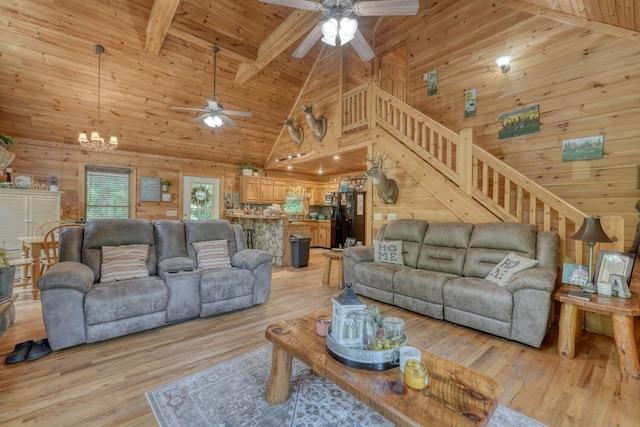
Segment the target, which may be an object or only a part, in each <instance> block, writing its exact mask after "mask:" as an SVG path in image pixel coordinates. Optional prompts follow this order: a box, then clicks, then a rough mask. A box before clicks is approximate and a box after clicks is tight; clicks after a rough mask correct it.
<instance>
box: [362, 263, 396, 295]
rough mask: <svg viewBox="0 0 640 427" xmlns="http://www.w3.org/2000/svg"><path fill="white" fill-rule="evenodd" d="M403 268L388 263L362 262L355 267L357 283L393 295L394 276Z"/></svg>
mask: <svg viewBox="0 0 640 427" xmlns="http://www.w3.org/2000/svg"><path fill="white" fill-rule="evenodd" d="M403 268H405V267H402V266H400V265H397V264H389V263H386V262H361V263H358V264H356V266H355V270H356V282H357V283H365V284H366V285H367V286H368V287H371V288H376V289H381V290H383V291H386V292H389V293H393V276H394V275H395V274H396V272H397V271H399V270H401V269H403Z"/></svg>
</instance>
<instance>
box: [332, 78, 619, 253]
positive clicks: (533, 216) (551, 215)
mask: <svg viewBox="0 0 640 427" xmlns="http://www.w3.org/2000/svg"><path fill="white" fill-rule="evenodd" d="M342 102H343V105H342V111H343V114H342V116H343V123H342V131H343V133H349V132H355V131H358V130H364V129H368V131H369V133H370V135H371V137H372V139H373V142H374V143H375V144H376V147H377V148H376V149H379V150H381V151H384V152H385V153H387V154H388V155H389V160H393V161H394V162H395V163H396V165H398V167H401V168H402V169H403V170H404V171H405V172H406V173H407V174H409V175H410V176H411V177H412V178H413V179H414V180H416V181H417V182H418V184H419V185H422V186H423V187H424V188H425V189H428V190H429V191H430V192H431V193H433V195H434V197H436V198H437V199H438V200H439V201H440V202H441V203H443V204H444V205H445V206H446V207H447V208H448V209H449V210H450V211H451V212H452V213H454V214H455V215H456V216H457V217H458V218H460V220H461V221H467V222H474V223H477V222H489V221H514V222H525V223H529V224H534V225H536V226H537V227H538V229H539V230H543V231H555V232H557V233H558V234H559V236H560V253H561V258H560V262H574V263H578V264H586V263H587V261H586V258H587V250H586V249H587V245H586V244H585V243H584V242H580V241H577V240H572V239H570V236H572V235H573V234H574V233H575V232H576V231H577V230H578V229H579V228H580V226H581V225H582V222H583V221H584V219H585V218H586V217H587V215H586V214H585V213H583V212H581V211H579V210H578V209H576V208H574V207H573V206H571V205H569V204H568V203H566V202H565V201H563V200H562V199H561V198H559V197H558V196H556V195H554V194H553V193H551V192H549V191H548V190H546V189H545V188H544V187H542V186H540V185H538V184H536V183H535V182H533V181H531V180H530V179H529V178H527V177H526V176H524V175H522V174H521V173H519V172H518V171H516V170H515V169H513V168H511V167H510V166H508V165H507V164H505V163H503V162H502V161H500V160H498V159H497V158H495V157H494V156H492V155H491V154H489V153H488V152H487V151H485V150H483V149H482V148H480V147H478V146H476V145H475V139H476V136H475V132H474V130H473V129H463V130H461V131H460V133H455V132H453V131H452V130H450V129H447V128H446V127H444V126H443V125H441V124H440V123H438V122H436V121H434V120H432V119H430V118H429V117H427V116H425V115H424V114H422V113H421V112H419V111H417V110H415V109H414V108H412V107H411V106H409V105H407V104H405V103H404V102H402V101H400V100H398V99H396V98H394V97H393V96H392V95H389V94H388V93H386V92H384V91H383V90H381V89H380V88H378V87H377V86H376V85H375V84H373V83H368V84H365V85H363V86H360V87H358V88H356V89H353V90H351V91H349V92H346V93H345V94H344V95H343V101H342ZM378 147H379V148H378ZM601 223H602V226H603V227H604V229H605V231H606V232H607V234H608V235H609V236H610V237H612V239H614V243H612V244H609V245H604V244H600V248H601V249H605V250H615V251H618V252H623V245H624V219H623V218H622V217H619V216H607V217H602V218H601Z"/></svg>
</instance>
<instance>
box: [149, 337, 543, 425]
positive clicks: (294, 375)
mask: <svg viewBox="0 0 640 427" xmlns="http://www.w3.org/2000/svg"><path fill="white" fill-rule="evenodd" d="M271 349H272V347H271V344H268V345H265V346H263V347H260V348H257V349H255V350H253V351H250V352H248V353H245V354H242V355H240V356H237V357H235V358H233V359H230V360H227V361H225V362H222V363H219V364H217V365H214V366H212V367H210V368H208V369H205V370H204V371H202V372H198V373H195V374H192V375H189V376H187V377H185V378H182V379H179V380H177V381H175V382H172V383H169V384H167V385H164V386H162V387H159V388H157V389H155V390H152V391H149V392H147V393H146V396H147V399H148V400H149V404H150V405H151V409H152V410H153V414H154V415H155V417H156V420H157V421H158V424H159V425H160V426H162V427H178V426H185V427H186V426H189V427H196V426H202V427H205V426H206V427H211V426H225V427H236V426H267V427H270V426H273V427H282V426H309V427H312V426H314V427H315V426H318V427H320V426H341V427H342V426H353V427H365V426H366V427H370V426H393V423H391V422H390V421H388V420H387V419H385V418H384V417H382V416H381V415H380V414H378V413H377V412H375V411H373V410H371V409H369V408H368V407H367V406H366V405H364V404H362V403H360V402H359V401H358V400H356V399H355V398H354V397H353V396H351V395H350V394H349V393H347V392H345V391H344V390H342V389H340V388H339V387H338V386H336V385H335V384H333V383H332V382H330V381H328V380H326V379H324V378H322V377H318V376H314V375H311V371H310V369H309V368H308V367H307V366H306V365H304V364H303V363H302V362H300V361H298V360H296V359H294V360H293V367H292V370H291V388H290V391H291V393H290V396H289V400H287V402H285V403H283V404H282V405H271V404H269V403H267V402H266V401H265V400H264V393H265V389H266V387H267V382H268V381H269V374H270V370H271ZM489 425H490V426H492V427H503V426H504V427H540V426H543V424H540V423H538V422H537V421H535V420H533V419H531V418H528V417H526V416H524V415H522V414H520V413H518V412H516V411H513V410H511V409H509V408H507V407H505V406H503V405H500V406H499V407H498V409H497V410H496V411H495V412H494V414H493V416H492V417H491V420H490V423H489Z"/></svg>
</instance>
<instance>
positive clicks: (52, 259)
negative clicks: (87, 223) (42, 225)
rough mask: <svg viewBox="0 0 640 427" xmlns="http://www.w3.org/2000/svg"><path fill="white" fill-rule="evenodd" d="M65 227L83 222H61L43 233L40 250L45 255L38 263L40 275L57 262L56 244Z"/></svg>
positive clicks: (79, 225) (76, 225)
mask: <svg viewBox="0 0 640 427" xmlns="http://www.w3.org/2000/svg"><path fill="white" fill-rule="evenodd" d="M67 227H84V224H76V223H67V224H61V225H58V226H56V227H53V228H52V229H50V230H49V231H48V232H47V234H45V235H44V240H43V242H42V250H43V251H44V255H45V257H44V258H43V259H42V261H41V263H40V275H41V276H42V274H44V272H45V271H47V270H48V269H49V268H50V267H51V266H52V265H54V264H57V263H58V245H59V244H60V235H61V234H62V230H63V229H64V228H67Z"/></svg>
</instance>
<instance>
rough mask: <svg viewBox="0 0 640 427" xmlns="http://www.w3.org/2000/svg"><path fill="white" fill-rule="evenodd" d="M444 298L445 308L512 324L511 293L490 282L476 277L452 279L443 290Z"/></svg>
mask: <svg viewBox="0 0 640 427" xmlns="http://www.w3.org/2000/svg"><path fill="white" fill-rule="evenodd" d="M442 296H443V301H444V305H445V307H448V308H451V309H456V310H460V311H465V312H468V313H474V314H477V315H480V316H483V317H487V318H490V319H496V320H500V321H503V322H509V323H510V322H511V317H512V313H513V296H512V294H511V292H509V291H508V290H507V289H505V288H503V287H501V286H498V285H496V284H495V283H493V282H490V281H488V280H484V279H478V278H475V277H460V278H455V279H450V280H448V281H447V282H446V283H445V284H444V286H443V288H442ZM445 319H446V309H445Z"/></svg>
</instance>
